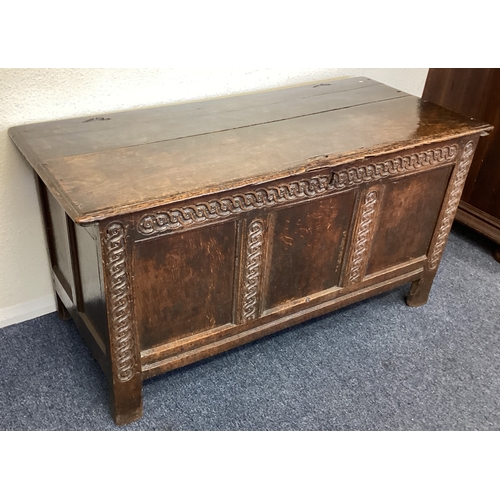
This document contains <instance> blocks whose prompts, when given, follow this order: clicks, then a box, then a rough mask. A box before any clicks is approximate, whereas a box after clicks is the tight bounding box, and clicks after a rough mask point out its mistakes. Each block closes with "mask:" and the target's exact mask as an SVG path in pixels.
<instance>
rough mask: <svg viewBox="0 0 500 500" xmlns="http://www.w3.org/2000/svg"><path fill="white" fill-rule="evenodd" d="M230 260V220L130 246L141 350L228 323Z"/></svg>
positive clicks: (233, 252) (233, 253)
mask: <svg viewBox="0 0 500 500" xmlns="http://www.w3.org/2000/svg"><path fill="white" fill-rule="evenodd" d="M235 260H236V225H235V224H234V223H233V222H229V223H225V224H219V225H217V226H209V227H206V228H197V229H196V230H195V231H188V232H184V233H179V234H173V235H165V236H162V237H160V238H155V239H153V240H146V241H140V242H137V243H135V247H134V291H135V296H136V317H137V324H138V329H139V331H140V334H141V348H142V349H148V348H151V347H154V346H156V345H160V344H162V343H165V342H169V341H173V340H177V339H180V338H183V337H185V336H187V335H189V334H193V333H198V332H203V331H206V330H211V329H213V328H216V327H218V326H221V325H225V324H228V323H232V322H233V287H234V281H235V280H234V278H235V269H234V266H235Z"/></svg>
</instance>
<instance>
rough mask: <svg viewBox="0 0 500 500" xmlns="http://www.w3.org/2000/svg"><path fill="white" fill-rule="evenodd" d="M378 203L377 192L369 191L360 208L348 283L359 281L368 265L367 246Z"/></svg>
mask: <svg viewBox="0 0 500 500" xmlns="http://www.w3.org/2000/svg"><path fill="white" fill-rule="evenodd" d="M377 202H378V191H376V190H374V191H369V192H368V193H367V194H366V196H365V199H364V201H363V205H362V207H361V216H360V218H359V225H358V228H357V233H356V236H355V240H354V248H353V252H352V258H351V264H350V267H349V276H348V279H347V282H348V284H349V283H356V282H358V281H360V280H361V278H362V275H363V274H364V272H365V268H366V265H367V263H368V250H369V248H368V246H369V244H370V242H371V235H372V233H373V228H374V225H375V212H376V210H375V207H376V204H377Z"/></svg>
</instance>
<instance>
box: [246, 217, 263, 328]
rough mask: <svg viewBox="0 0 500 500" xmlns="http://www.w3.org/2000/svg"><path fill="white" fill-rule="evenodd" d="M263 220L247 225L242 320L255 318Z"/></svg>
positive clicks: (258, 294)
mask: <svg viewBox="0 0 500 500" xmlns="http://www.w3.org/2000/svg"><path fill="white" fill-rule="evenodd" d="M263 243H264V222H263V221H261V220H260V219H256V220H254V221H252V222H251V224H250V225H249V226H248V234H247V243H246V255H245V268H244V277H243V302H242V314H241V317H242V321H243V322H246V321H249V320H252V319H255V318H257V315H258V304H259V302H258V301H259V296H260V283H261V276H262V246H263Z"/></svg>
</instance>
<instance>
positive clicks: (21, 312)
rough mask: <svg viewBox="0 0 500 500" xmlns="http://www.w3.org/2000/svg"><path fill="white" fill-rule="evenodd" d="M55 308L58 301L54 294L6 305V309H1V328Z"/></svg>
mask: <svg viewBox="0 0 500 500" xmlns="http://www.w3.org/2000/svg"><path fill="white" fill-rule="evenodd" d="M55 310H56V302H55V298H54V295H46V296H45V297H40V298H39V299H34V300H30V301H28V302H23V303H22V304H17V305H15V306H11V307H5V308H4V309H0V328H4V327H5V326H9V325H15V324H16V323H22V322H23V321H27V320H29V319H33V318H37V317H38V316H43V315H44V314H48V313H51V312H54V311H55Z"/></svg>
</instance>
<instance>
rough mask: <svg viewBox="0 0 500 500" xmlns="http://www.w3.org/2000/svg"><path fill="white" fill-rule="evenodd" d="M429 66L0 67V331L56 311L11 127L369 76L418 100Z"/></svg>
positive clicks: (32, 196)
mask: <svg viewBox="0 0 500 500" xmlns="http://www.w3.org/2000/svg"><path fill="white" fill-rule="evenodd" d="M427 71H428V70H427V69H354V68H350V69H339V68H331V69H210V70H209V69H0V189H1V191H0V242H1V245H0V327H2V326H6V325H8V324H13V323H16V322H19V321H24V320H26V319H30V318H33V317H36V316H39V315H42V314H46V313H48V312H51V311H54V310H55V305H54V299H53V294H52V285H51V279H50V273H49V263H48V257H47V253H46V249H45V243H44V235H43V230H42V224H41V218H40V213H39V206H38V200H37V196H36V191H35V184H34V176H33V172H32V170H31V168H30V167H29V166H28V164H27V163H26V162H25V161H24V159H23V158H22V156H21V155H20V153H19V152H18V151H17V149H16V148H15V146H14V145H13V144H12V142H11V141H10V139H9V137H8V134H7V130H8V128H9V127H11V126H14V125H20V124H24V123H31V122H37V121H46V120H54V119H59V118H70V117H74V116H79V115H86V114H95V113H102V112H109V111H116V110H119V109H130V108H134V107H141V106H153V105H157V104H164V103H170V102H178V101H183V100H192V99H202V98H206V97H211V96H219V95H224V94H231V93H239V92H248V91H254V90H260V89H268V88H273V87H278V86H284V85H296V84H300V83H307V82H311V81H317V80H324V79H328V78H336V77H343V76H367V77H369V78H373V79H375V80H378V81H380V82H383V83H386V84H387V85H390V86H392V87H396V88H397V89H399V90H403V91H405V92H408V93H410V94H414V95H417V96H421V94H422V90H423V86H424V83H425V79H426V76H427Z"/></svg>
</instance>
